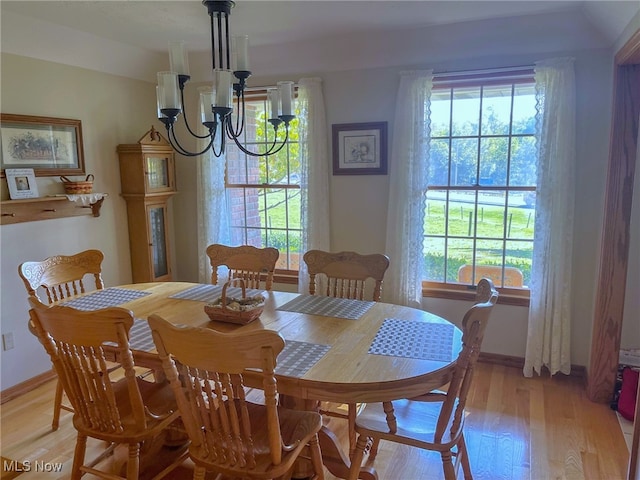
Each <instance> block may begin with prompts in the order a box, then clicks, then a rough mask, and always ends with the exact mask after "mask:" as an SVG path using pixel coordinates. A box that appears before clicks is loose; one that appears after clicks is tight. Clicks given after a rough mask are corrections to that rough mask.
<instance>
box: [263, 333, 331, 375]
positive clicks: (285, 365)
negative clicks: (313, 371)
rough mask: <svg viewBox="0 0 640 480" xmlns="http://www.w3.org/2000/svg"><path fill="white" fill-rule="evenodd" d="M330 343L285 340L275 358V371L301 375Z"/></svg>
mask: <svg viewBox="0 0 640 480" xmlns="http://www.w3.org/2000/svg"><path fill="white" fill-rule="evenodd" d="M329 349H331V346H330V345H319V344H317V343H307V342H298V341H295V340H287V341H286V343H285V345H284V350H282V352H280V355H278V358H277V364H276V373H277V374H278V375H286V376H287V377H302V376H303V375H304V374H305V373H307V371H309V369H310V368H311V367H313V366H314V365H315V364H316V363H318V360H320V359H321V358H322V357H323V356H324V354H325V353H327V352H328V351H329Z"/></svg>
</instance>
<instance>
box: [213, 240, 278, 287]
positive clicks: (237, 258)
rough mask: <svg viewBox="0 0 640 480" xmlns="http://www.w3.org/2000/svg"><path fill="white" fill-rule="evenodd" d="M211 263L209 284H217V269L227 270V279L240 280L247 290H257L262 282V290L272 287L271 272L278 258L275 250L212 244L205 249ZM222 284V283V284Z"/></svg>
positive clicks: (250, 246) (271, 248)
mask: <svg viewBox="0 0 640 480" xmlns="http://www.w3.org/2000/svg"><path fill="white" fill-rule="evenodd" d="M207 256H208V257H209V261H210V263H211V270H212V271H211V283H212V284H213V285H217V284H218V267H220V266H226V267H227V268H229V279H235V278H241V279H243V280H244V282H245V286H246V287H247V288H254V289H259V288H260V285H261V281H262V280H264V289H265V290H271V288H272V287H273V272H274V271H275V268H276V262H277V261H278V257H279V256H280V252H279V251H278V249H277V248H273V247H265V248H257V247H254V246H252V245H241V246H238V247H229V246H227V245H220V244H218V243H214V244H212V245H209V246H208V247H207ZM222 283H224V282H222Z"/></svg>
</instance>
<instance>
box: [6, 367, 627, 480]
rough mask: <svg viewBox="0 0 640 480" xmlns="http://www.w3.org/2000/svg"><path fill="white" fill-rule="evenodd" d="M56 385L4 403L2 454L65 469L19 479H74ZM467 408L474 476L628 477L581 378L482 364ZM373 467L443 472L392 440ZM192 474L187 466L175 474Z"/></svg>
mask: <svg viewBox="0 0 640 480" xmlns="http://www.w3.org/2000/svg"><path fill="white" fill-rule="evenodd" d="M54 385H55V384H54V382H50V383H48V384H46V385H44V386H42V387H39V388H38V389H36V390H34V391H32V392H29V393H28V394H26V395H24V396H22V397H20V398H17V399H14V400H12V401H10V402H7V403H6V404H4V405H2V406H1V427H2V432H1V439H2V456H3V457H7V458H10V459H12V460H18V461H24V460H31V461H32V462H33V461H35V460H41V461H46V462H63V470H62V472H59V473H42V472H40V473H35V472H28V473H24V474H22V475H20V476H19V477H18V478H19V480H23V479H24V480H28V479H30V478H31V479H36V478H37V479H43V480H44V479H66V478H69V474H68V472H69V469H70V467H71V460H72V457H73V448H74V445H75V432H74V430H73V426H72V424H71V415H70V414H68V413H64V414H63V418H62V420H61V426H60V429H59V430H58V431H56V432H51V426H50V425H51V412H52V408H51V407H52V399H53V393H54ZM469 411H470V413H469V416H468V419H467V423H466V426H465V428H466V436H467V445H468V448H469V454H470V460H471V467H472V469H473V472H474V478H475V479H476V480H500V479H514V480H515V479H517V480H520V479H531V480H550V479H576V480H577V479H586V480H623V479H624V478H625V477H626V470H627V462H628V458H629V455H628V450H627V447H626V445H625V441H624V438H623V435H622V433H621V430H620V428H619V426H618V422H617V419H616V416H615V413H614V412H613V411H612V410H611V409H610V408H609V407H608V406H607V405H601V404H595V403H592V402H590V401H589V400H588V399H587V398H586V396H585V389H584V387H583V385H582V383H581V381H579V380H577V379H574V378H567V377H562V378H554V379H550V378H534V379H526V378H524V377H523V376H522V373H521V371H520V370H518V369H515V368H509V367H503V366H497V365H491V364H479V365H478V371H477V375H476V377H475V380H474V388H473V391H472V393H471V397H470V408H469ZM344 424H345V422H344V421H342V420H339V419H334V420H331V425H330V426H331V428H332V429H333V430H334V431H336V432H337V433H338V434H339V435H340V437H341V439H343V440H345V436H344V429H343V427H344ZM100 448H101V445H100V443H98V442H94V443H90V444H89V450H88V453H89V454H91V453H92V452H96V451H99V449H100ZM0 467H3V466H0ZM375 467H376V468H377V470H378V473H379V477H380V479H389V480H425V479H434V480H437V479H441V478H443V475H442V470H441V463H440V458H439V456H438V455H437V454H433V453H425V452H421V451H418V450H416V449H410V448H406V447H399V446H396V445H392V444H389V443H382V444H381V446H380V451H379V453H378V458H377V459H376V461H375ZM190 475H191V470H190V469H189V468H188V465H185V467H184V468H181V469H180V471H178V472H174V475H172V476H171V478H172V479H174V480H178V479H183V478H184V479H187V478H190ZM459 477H460V478H461V477H462V473H461V472H460V475H459ZM3 478H4V476H3ZM83 478H87V479H89V478H93V477H92V476H90V475H86V476H85V477H83ZM326 478H327V479H329V480H332V479H333V478H334V477H332V476H331V475H327V477H326Z"/></svg>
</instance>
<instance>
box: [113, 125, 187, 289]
mask: <svg viewBox="0 0 640 480" xmlns="http://www.w3.org/2000/svg"><path fill="white" fill-rule="evenodd" d="M118 157H119V160H120V183H121V185H122V196H123V197H124V199H125V200H126V202H127V220H128V224H129V246H130V249H131V272H132V275H133V281H134V283H140V282H164V281H170V280H171V244H170V241H169V217H168V213H167V209H168V202H169V200H170V199H171V197H172V196H173V195H175V194H176V180H175V165H174V156H173V149H172V148H171V145H170V144H169V142H167V141H166V140H165V138H164V137H162V135H160V134H159V133H158V132H156V131H155V129H154V128H153V127H152V128H151V130H149V131H148V132H147V133H145V134H144V136H143V137H142V138H141V139H140V140H138V143H135V144H130V145H118Z"/></svg>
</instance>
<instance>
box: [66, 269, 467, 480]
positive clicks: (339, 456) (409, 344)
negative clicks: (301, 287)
mask: <svg viewBox="0 0 640 480" xmlns="http://www.w3.org/2000/svg"><path fill="white" fill-rule="evenodd" d="M233 290H234V289H229V290H228V291H227V295H228V296H237V295H239V294H240V293H241V290H240V289H235V290H236V291H235V292H234V291H233ZM105 292H106V293H105ZM220 293H221V287H218V286H215V285H206V284H197V283H187V282H157V283H139V284H129V285H121V286H118V287H111V288H107V289H104V290H100V291H95V292H91V293H89V294H85V295H83V296H80V297H77V298H75V299H73V300H71V301H68V302H64V303H65V304H67V305H69V306H72V307H74V308H78V309H83V310H96V309H99V308H105V307H108V306H119V307H122V308H126V309H129V310H131V311H132V312H133V315H134V317H135V318H136V321H135V322H134V326H133V327H132V329H131V332H130V345H131V349H132V351H133V353H134V358H135V361H136V364H138V365H140V366H144V367H146V368H153V369H154V370H155V371H156V372H158V373H159V374H160V375H162V374H161V367H160V362H159V358H158V356H157V354H156V352H155V346H154V344H153V341H152V338H151V334H150V331H149V329H148V324H147V322H146V319H147V318H148V317H149V316H150V315H151V314H157V315H160V316H161V317H162V318H164V319H165V320H167V321H169V322H171V323H173V324H176V325H188V326H197V327H206V328H213V329H215V330H218V331H222V332H234V331H239V330H241V331H250V330H255V329H269V330H274V331H277V332H279V333H280V334H281V335H282V336H283V337H284V339H285V343H286V346H285V350H283V352H282V353H281V354H280V355H279V356H278V359H277V363H278V365H277V368H276V379H277V382H278V392H279V393H280V395H281V398H282V399H287V402H288V405H289V406H293V407H295V408H308V409H312V408H317V404H318V402H320V401H330V402H337V403H362V402H365V403H367V402H368V403H372V402H383V401H391V400H395V399H399V398H410V397H413V396H418V395H420V394H424V393H426V392H428V391H430V390H433V389H436V388H440V387H442V386H443V385H446V384H447V383H448V382H449V380H450V378H451V375H452V372H453V368H454V366H455V359H456V357H457V355H458V353H459V351H460V350H461V348H462V333H461V331H460V329H459V328H457V327H456V326H455V325H454V324H452V323H451V322H449V321H447V320H446V319H444V318H441V317H439V316H437V315H434V314H431V313H429V312H426V311H423V310H419V309H415V308H410V307H406V306H400V305H393V304H388V303H381V302H363V301H358V300H346V299H334V298H333V297H321V296H317V295H316V296H310V295H301V294H298V293H292V292H280V291H260V292H259V293H261V294H262V295H263V296H264V297H265V306H264V310H263V312H262V314H261V315H260V317H259V318H258V319H257V320H254V321H252V322H250V323H248V324H246V325H238V324H233V323H226V322H221V321H212V320H211V319H210V318H209V316H208V315H207V314H206V313H205V311H204V305H206V304H207V303H210V302H212V301H213V300H214V299H215V298H219V297H220ZM256 293H258V292H254V291H247V294H256ZM114 359H115V358H114ZM245 381H246V383H247V384H248V385H250V386H255V387H260V385H261V383H260V381H261V380H260V377H259V376H258V375H257V374H256V373H255V372H251V371H247V372H246V373H245ZM320 445H321V449H322V456H323V462H324V465H325V467H326V468H327V469H328V470H329V471H330V472H331V473H332V474H333V475H334V476H336V477H339V478H346V477H347V476H348V472H349V466H350V464H349V458H348V456H347V455H345V453H344V452H343V451H342V449H341V447H340V446H339V444H338V440H337V437H336V436H335V434H333V432H332V431H331V430H329V429H328V428H327V427H323V429H322V431H321V432H320ZM360 478H363V479H375V478H377V474H376V472H375V470H374V469H373V468H372V467H367V468H363V469H362V472H361V475H360Z"/></svg>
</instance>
